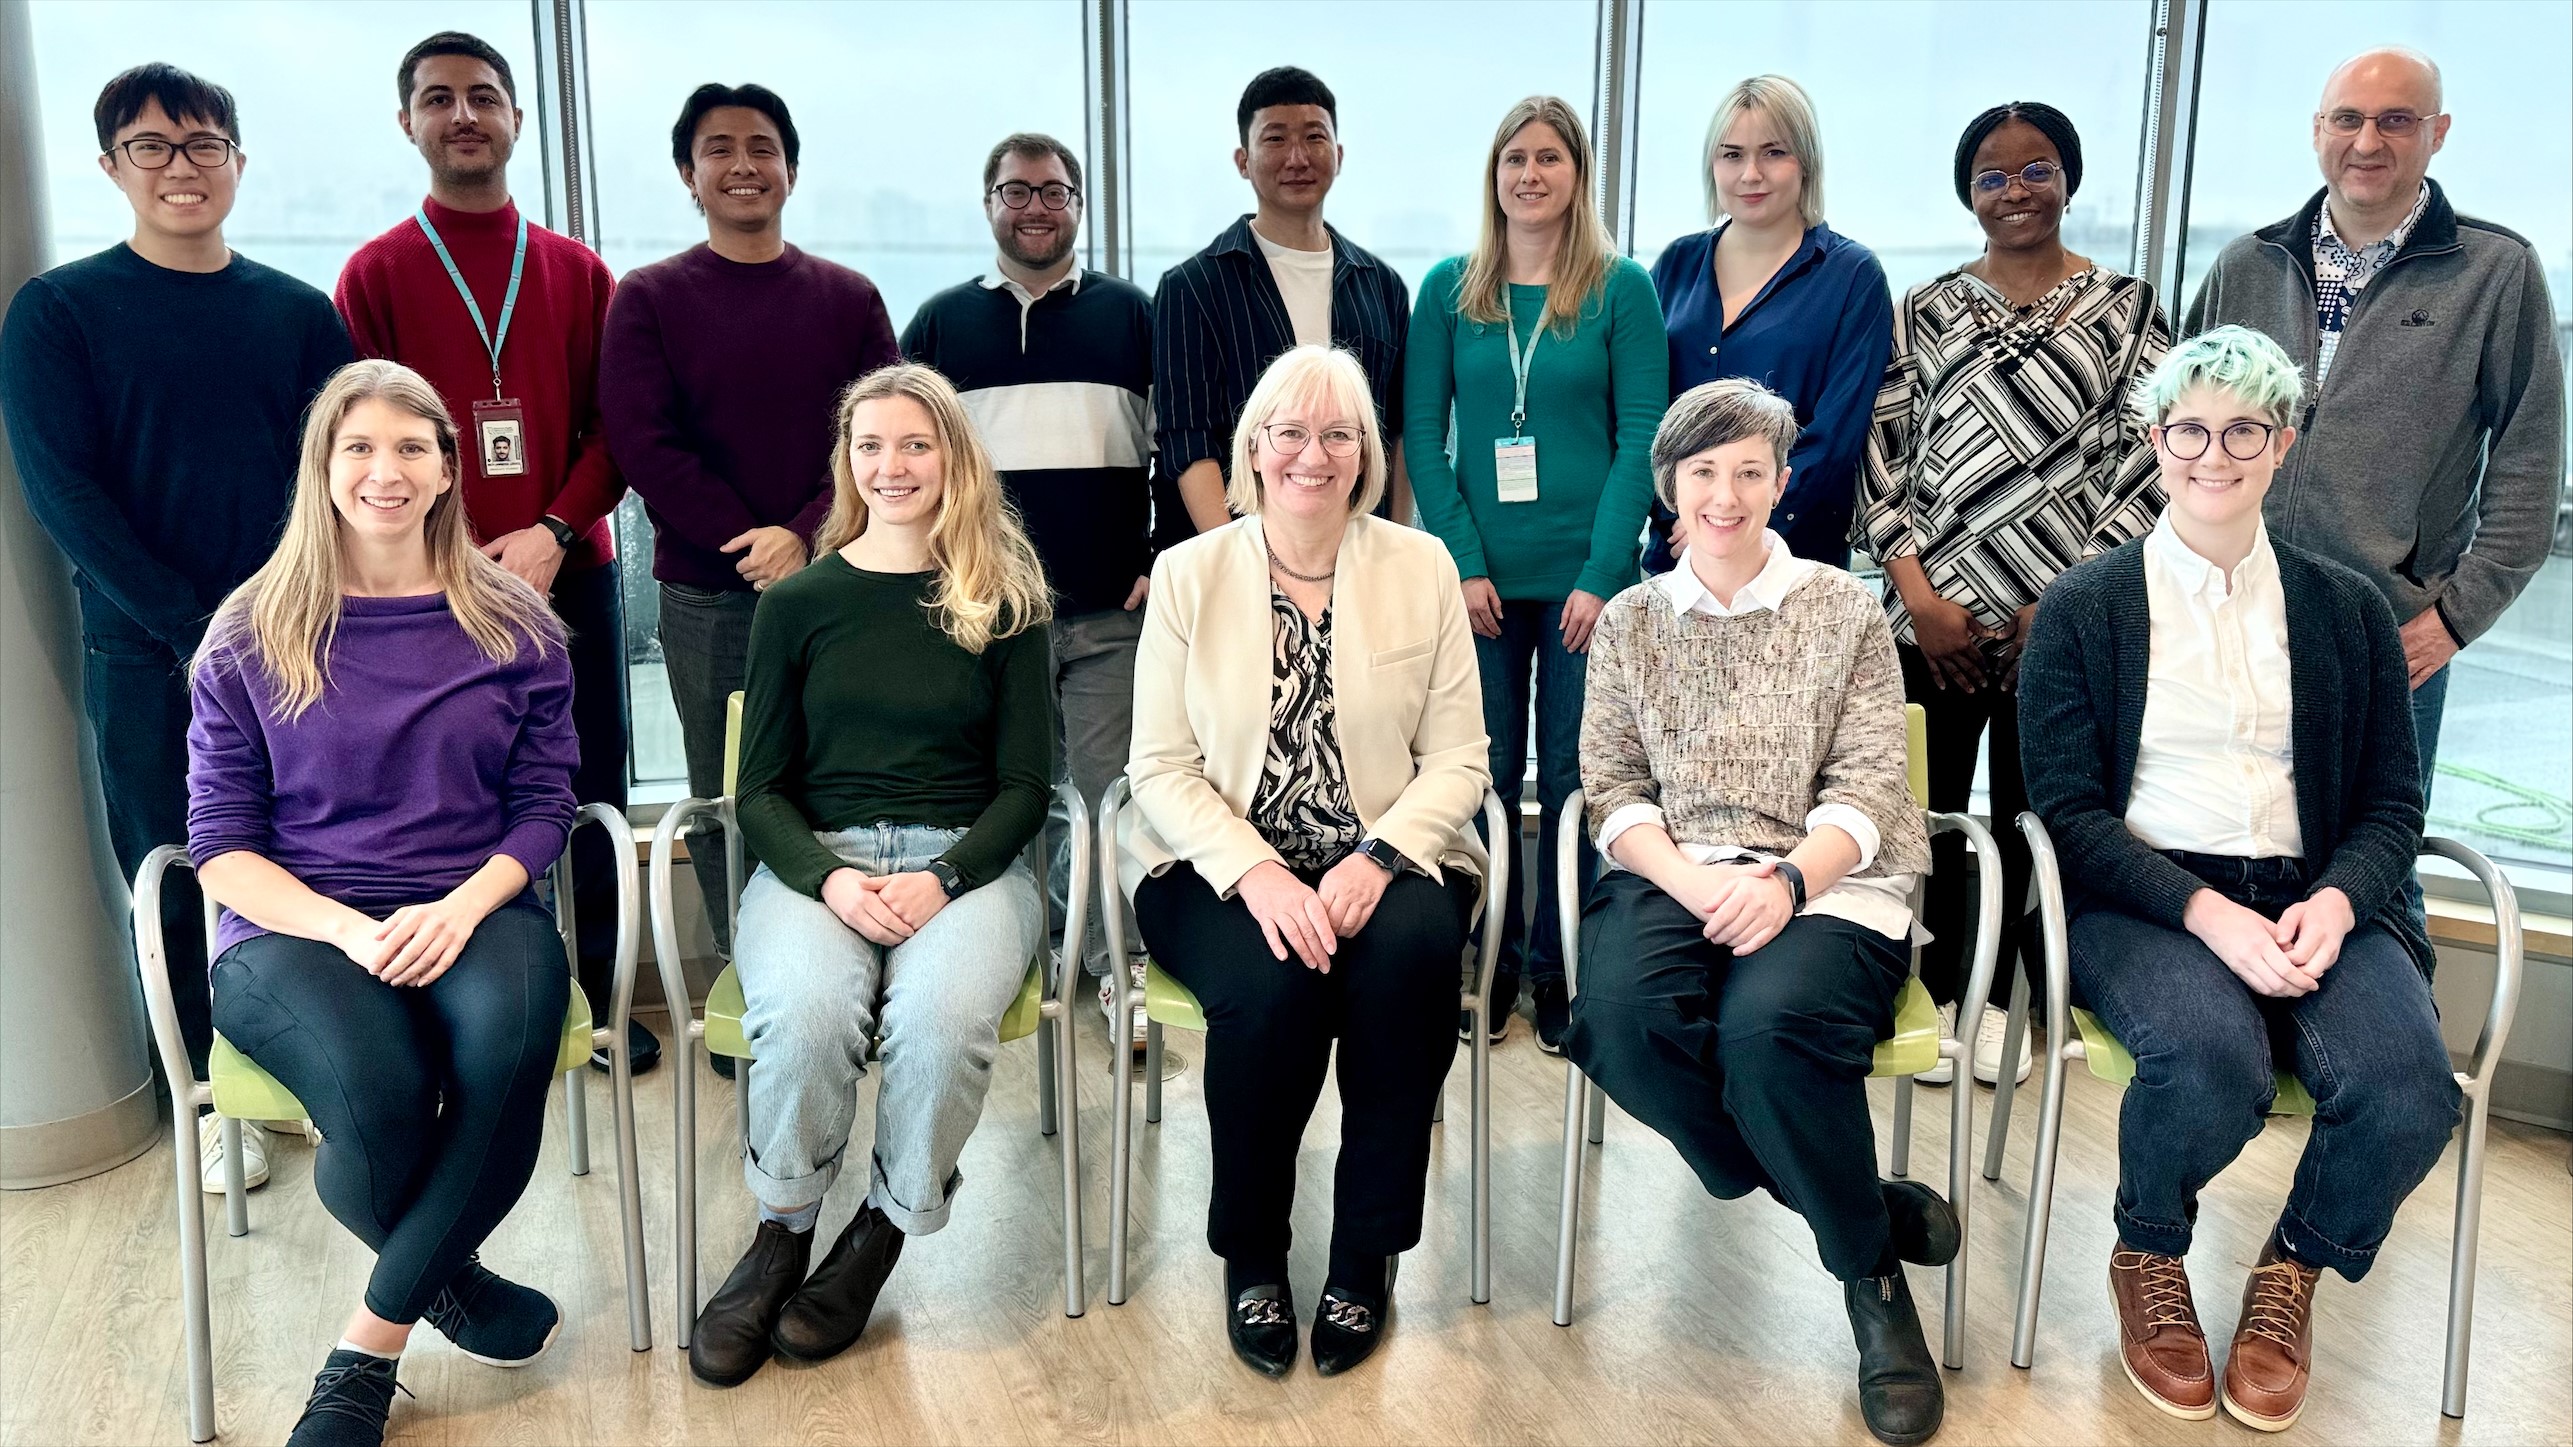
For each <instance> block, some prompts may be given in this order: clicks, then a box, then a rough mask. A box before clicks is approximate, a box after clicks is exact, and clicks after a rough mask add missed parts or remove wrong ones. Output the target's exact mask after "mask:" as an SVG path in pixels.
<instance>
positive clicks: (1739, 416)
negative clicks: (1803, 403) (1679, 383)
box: [1653, 377, 1797, 509]
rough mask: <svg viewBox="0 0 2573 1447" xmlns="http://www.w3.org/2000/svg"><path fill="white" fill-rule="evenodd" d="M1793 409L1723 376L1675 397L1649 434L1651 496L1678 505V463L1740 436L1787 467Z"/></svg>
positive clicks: (1747, 382) (1793, 436)
mask: <svg viewBox="0 0 2573 1447" xmlns="http://www.w3.org/2000/svg"><path fill="white" fill-rule="evenodd" d="M1796 430H1797V429H1796V408H1795V404H1793V403H1791V402H1789V401H1788V400H1787V399H1786V398H1784V397H1781V396H1779V395H1778V394H1777V393H1775V392H1772V391H1770V390H1769V389H1768V388H1766V387H1763V386H1761V385H1760V384H1759V383H1757V382H1754V381H1752V380H1751V379H1750V378H1748V377H1722V378H1718V379H1717V380H1715V381H1712V382H1700V383H1699V384H1697V385H1696V386H1694V387H1691V388H1689V389H1688V390H1687V391H1685V392H1682V393H1681V394H1680V397H1679V400H1678V401H1676V402H1673V403H1672V404H1671V409H1670V410H1669V411H1667V412H1665V413H1663V414H1662V426H1661V430H1660V431H1658V432H1655V433H1654V434H1653V494H1654V496H1656V497H1659V498H1660V499H1661V500H1662V506H1664V507H1667V508H1673V509H1676V508H1678V506H1679V497H1678V491H1677V482H1676V479H1677V478H1678V476H1679V471H1680V464H1681V463H1683V462H1686V461H1687V460H1688V459H1690V458H1692V457H1695V456H1697V455H1698V454H1699V453H1701V452H1704V451H1706V450H1707V449H1709V448H1713V447H1722V446H1724V445H1725V444H1726V443H1728V442H1740V441H1742V440H1744V439H1745V438H1753V437H1756V438H1760V439H1762V440H1764V441H1766V442H1767V443H1768V444H1769V445H1770V447H1771V448H1772V449H1773V450H1774V451H1775V452H1776V453H1777V454H1778V465H1779V466H1780V467H1785V466H1786V465H1787V449H1788V448H1790V447H1793V446H1795V445H1796Z"/></svg>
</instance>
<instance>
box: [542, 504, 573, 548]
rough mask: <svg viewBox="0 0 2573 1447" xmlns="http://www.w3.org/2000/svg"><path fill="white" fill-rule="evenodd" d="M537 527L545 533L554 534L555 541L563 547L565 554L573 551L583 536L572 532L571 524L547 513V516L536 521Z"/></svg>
mask: <svg viewBox="0 0 2573 1447" xmlns="http://www.w3.org/2000/svg"><path fill="white" fill-rule="evenodd" d="M536 525H537V526H539V527H541V528H543V529H544V530H545V531H547V532H549V533H552V534H553V535H554V541H555V542H557V543H559V544H561V545H562V548H563V551H564V552H567V553H568V552H570V551H571V550H572V544H574V543H577V542H579V541H580V540H581V535H580V534H579V533H576V532H574V531H572V525H571V524H570V523H567V522H565V521H563V520H562V519H561V518H558V517H556V516H554V515H553V514H552V513H547V514H545V516H543V517H541V518H538V519H537V520H536Z"/></svg>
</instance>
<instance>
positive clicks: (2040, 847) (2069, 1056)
mask: <svg viewBox="0 0 2573 1447" xmlns="http://www.w3.org/2000/svg"><path fill="white" fill-rule="evenodd" d="M2019 829H2020V832H2021V833H2023V834H2025V835H2027V836H2028V850H2029V853H2030V854H2031V855H2032V856H2034V858H2035V862H2036V881H2037V897H2038V907H2039V927H2040V929H2041V931H2042V936H2043V941H2044V946H2045V950H2044V952H2045V957H2046V959H2045V968H2046V1026H2047V1037H2046V1038H2047V1045H2048V1049H2047V1051H2046V1056H2045V1070H2046V1076H2045V1084H2044V1086H2043V1088H2042V1092H2041V1094H2040V1095H2039V1097H2038V1107H2037V1145H2036V1149H2035V1150H2034V1151H2033V1152H2031V1154H2032V1156H2033V1158H2034V1159H2033V1161H2032V1164H2031V1167H2030V1170H2031V1175H2030V1180H2029V1185H2028V1232H2027V1237H2026V1239H2025V1240H2024V1242H2023V1243H2022V1246H2021V1254H2020V1260H2019V1293H2018V1295H2019V1309H2018V1314H2017V1317H2016V1319H2015V1321H2014V1322H2013V1323H2012V1326H2011V1333H2010V1364H2011V1365H2012V1366H2015V1367H2022V1368H2024V1367H2027V1366H2029V1365H2031V1364H2032V1363H2034V1362H2035V1360H2036V1356H2037V1303H2038V1296H2039V1293H2040V1291H2041V1290H2042V1289H2043V1287H2044V1284H2045V1269H2046V1233H2047V1227H2048V1226H2049V1225H2050V1224H2051V1221H2052V1217H2053V1215H2054V1199H2055V1162H2056V1156H2057V1153H2058V1150H2059V1148H2060V1146H2061V1144H2062V1137H2063V1129H2064V1092H2065V1081H2066V1066H2067V1065H2068V1064H2069V1063H2070V1062H2072V1061H2075V1060H2081V1061H2084V1062H2086V1063H2087V1062H2088V1060H2089V1051H2088V1049H2087V1047H2085V1046H2084V1044H2083V1042H2082V1037H2081V1034H2080V1032H2079V1031H2077V1030H2075V1029H2074V1028H2073V1025H2072V969H2071V964H2070V947H2069V945H2068V943H2067V929H2068V925H2069V921H2068V919H2067V916H2066V911H2065V906H2064V878H2063V872H2062V867H2061V865H2060V864H2059V863H2058V861H2057V859H2056V855H2055V843H2054V840H2053V839H2051V838H2050V837H2048V835H2047V833H2046V826H2045V824H2044V823H2043V822H2042V821H2040V820H2039V819H2038V817H2037V816H2036V814H2034V813H2033V812H2032V813H2025V814H2021V815H2020V816H2019ZM2421 852H2422V853H2423V854H2435V855H2437V856H2439V857H2440V858H2443V859H2447V860H2451V861H2453V862H2455V863H2457V864H2459V865H2462V866H2464V868H2465V870H2466V872H2467V873H2469V874H2472V875H2473V876H2474V877H2475V879H2476V880H2477V881H2478V882H2479V883H2481V884H2482V885H2483V887H2484V891H2485V893H2486V894H2487V895H2488V896H2489V897H2490V898H2491V900H2492V907H2493V932H2494V938H2495V948H2494V957H2495V969H2494V972H2493V993H2492V998H2491V1001H2490V1003H2488V1004H2487V1005H2486V1006H2485V1009H2484V1024H2483V1030H2482V1032H2481V1034H2479V1035H2478V1036H2477V1037H2476V1040H2475V1053H2474V1054H2473V1056H2471V1057H2470V1058H2469V1061H2468V1066H2469V1068H2468V1069H2466V1070H2461V1071H2458V1072H2457V1073H2456V1074H2457V1086H2458V1088H2459V1089H2460V1090H2462V1091H2463V1092H2464V1093H2465V1097H2466V1112H2465V1119H2464V1120H2463V1122H2462V1123H2461V1131H2460V1133H2461V1137H2462V1138H2461V1140H2460V1142H2459V1145H2458V1159H2457V1218H2456V1221H2457V1224H2456V1229H2455V1233H2454V1236H2453V1238H2452V1242H2451V1245H2450V1247H2449V1265H2448V1345H2447V1353H2446V1358H2445V1361H2444V1364H2443V1366H2442V1370H2441V1376H2440V1383H2439V1411H2440V1414H2441V1415H2443V1416H2448V1417H2463V1416H2465V1415H2466V1375H2467V1365H2468V1362H2467V1358H2468V1354H2469V1352H2470V1351H2471V1350H2472V1348H2473V1344H2474V1329H2475V1257H2476V1251H2477V1248H2478V1246H2479V1245H2480V1243H2481V1239H2482V1233H2483V1213H2484V1135H2485V1127H2486V1125H2487V1123H2488V1121H2489V1118H2490V1116H2491V1112H2492V1085H2493V1074H2494V1070H2495V1068H2496V1067H2497V1066H2499V1065H2500V1063H2501V1058H2502V1046H2503V1045H2504V1043H2505V1042H2507V1041H2508V1040H2509V1038H2510V1026H2511V1018H2512V1016H2513V1015H2515V1014H2516V1013H2517V1012H2518V1009H2519V991H2520V979H2521V968H2522V955H2523V953H2524V951H2525V949H2526V938H2525V936H2524V935H2523V934H2522V933H2521V931H2520V918H2519V896H2518V894H2517V893H2516V892H2515V891H2513V890H2512V888H2511V885H2510V881H2509V880H2507V879H2505V878H2503V876H2502V873H2501V871H2500V870H2498V869H2496V868H2494V867H2493V863H2492V861H2491V860H2489V859H2486V858H2485V857H2484V856H2483V855H2481V854H2479V853H2477V852H2476V851H2475V850H2473V849H2470V848H2468V847H2467V846H2465V845H2463V844H2460V843H2458V842H2457V841H2455V840H2453V839H2441V838H2437V837H2432V838H2427V839H2424V840H2422V841H2421ZM2021 1003H2022V1005H2023V1006H2024V1003H2025V1002H2024V999H2023V1000H2022V1001H2021ZM2025 1014H2026V1011H2025V1009H2024V1008H2023V1009H2022V1010H2020V1011H2019V1013H2018V1016H2016V1017H2014V1019H2013V1021H2012V1026H2013V1029H2012V1040H2013V1043H2015V1042H2016V1039H2017V1035H2018V1029H2019V1026H2020V1025H2021V1024H2022V1023H2023V1022H2024V1017H2025ZM2002 1058H2004V1059H2005V1060H2006V1059H2008V1058H2009V1056H2008V1055H2007V1054H2006V1053H2005V1054H2004V1056H2003V1057H2002ZM2002 1078H2003V1079H2004V1081H2005V1082H2006V1081H2007V1080H2008V1079H2009V1074H2008V1072H2006V1071H2005V1072H2004V1073H2003V1077H2002ZM2005 1124H2006V1122H2005V1121H2004V1120H2001V1119H1996V1120H1995V1122H1994V1127H1995V1129H1994V1132H1993V1140H1992V1154H1993V1156H1994V1158H1995V1160H1996V1162H1997V1160H1998V1157H1999V1155H2000V1150H2001V1142H2002V1127H2003V1126H2004V1125H2005ZM1986 1174H1987V1175H1989V1174H1991V1172H1990V1171H1987V1172H1986Z"/></svg>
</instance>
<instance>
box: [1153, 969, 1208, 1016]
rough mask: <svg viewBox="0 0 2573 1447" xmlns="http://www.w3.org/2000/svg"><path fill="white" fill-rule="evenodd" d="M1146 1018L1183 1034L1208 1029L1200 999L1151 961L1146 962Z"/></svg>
mask: <svg viewBox="0 0 2573 1447" xmlns="http://www.w3.org/2000/svg"><path fill="white" fill-rule="evenodd" d="M1144 1018H1145V1019H1147V1020H1150V1021H1152V1022H1154V1023H1155V1024H1159V1025H1169V1026H1173V1027H1175V1028H1177V1029H1181V1030H1204V1029H1205V1028H1206V1010H1205V1007H1203V1006H1201V1005H1199V1004H1198V1003H1197V996H1196V995H1194V994H1192V993H1191V992H1190V991H1189V988H1188V987H1187V986H1186V985H1183V984H1181V983H1180V982H1179V981H1178V980H1176V979H1174V978H1172V976H1171V975H1170V974H1169V973H1168V972H1167V971H1165V970H1163V969H1162V967H1161V966H1160V965H1159V964H1156V963H1154V962H1153V961H1151V960H1146V961H1145V962H1144Z"/></svg>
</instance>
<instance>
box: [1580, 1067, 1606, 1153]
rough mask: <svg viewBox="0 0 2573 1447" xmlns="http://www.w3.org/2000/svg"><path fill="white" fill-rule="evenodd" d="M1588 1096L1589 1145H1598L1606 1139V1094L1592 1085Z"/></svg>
mask: <svg viewBox="0 0 2573 1447" xmlns="http://www.w3.org/2000/svg"><path fill="white" fill-rule="evenodd" d="M1586 1078H1587V1077H1585V1079H1586ZM1589 1094H1590V1143H1591V1144H1592V1145H1598V1144H1599V1143H1600V1142H1601V1141H1603V1140H1605V1139H1607V1137H1608V1092H1607V1091H1604V1090H1602V1089H1600V1088H1599V1087H1598V1086H1597V1085H1595V1084H1594V1085H1591V1086H1590V1087H1589Z"/></svg>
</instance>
